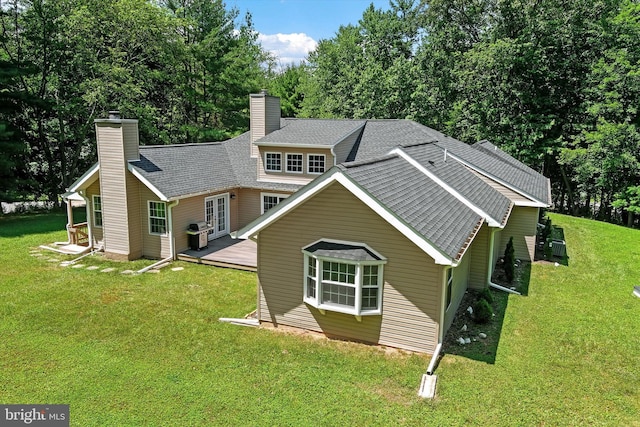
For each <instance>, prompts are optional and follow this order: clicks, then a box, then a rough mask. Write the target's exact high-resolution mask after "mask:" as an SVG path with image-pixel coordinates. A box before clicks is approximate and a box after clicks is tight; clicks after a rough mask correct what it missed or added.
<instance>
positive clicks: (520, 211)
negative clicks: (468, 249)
mask: <svg viewBox="0 0 640 427" xmlns="http://www.w3.org/2000/svg"><path fill="white" fill-rule="evenodd" d="M537 223H538V208H531V207H523V206H514V207H513V210H512V211H511V216H509V221H508V222H507V225H506V226H505V228H504V229H503V230H502V232H501V235H500V249H499V254H500V256H502V255H503V254H504V250H505V248H506V247H507V243H508V242H509V238H510V237H512V236H513V247H514V249H515V256H516V258H517V259H521V260H524V261H532V260H533V257H534V254H535V244H536V225H537ZM496 243H497V242H496Z"/></svg>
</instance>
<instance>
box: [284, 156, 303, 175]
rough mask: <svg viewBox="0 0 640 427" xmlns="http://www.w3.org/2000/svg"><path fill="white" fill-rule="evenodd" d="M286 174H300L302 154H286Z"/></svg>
mask: <svg viewBox="0 0 640 427" xmlns="http://www.w3.org/2000/svg"><path fill="white" fill-rule="evenodd" d="M287 172H289V173H302V154H294V153H287Z"/></svg>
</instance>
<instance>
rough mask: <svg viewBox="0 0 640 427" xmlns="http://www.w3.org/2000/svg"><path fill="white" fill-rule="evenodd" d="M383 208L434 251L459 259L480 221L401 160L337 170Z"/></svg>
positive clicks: (395, 157)
mask: <svg viewBox="0 0 640 427" xmlns="http://www.w3.org/2000/svg"><path fill="white" fill-rule="evenodd" d="M340 168H341V169H342V170H343V172H344V173H345V174H346V175H347V176H349V177H350V178H352V179H353V180H354V181H355V182H357V183H358V184H359V185H360V186H361V187H362V188H364V189H365V190H366V191H367V192H368V193H369V194H371V195H372V196H373V197H374V198H375V199H376V200H378V201H379V202H380V203H381V204H382V205H383V206H385V207H386V208H387V209H389V210H390V211H391V212H393V213H394V215H396V217H398V218H400V219H401V220H402V221H403V222H404V223H405V224H407V225H408V226H410V227H411V228H412V229H413V230H415V231H416V232H417V233H418V234H420V235H422V236H424V237H425V238H426V239H428V240H429V241H430V242H431V243H433V244H434V245H435V246H436V247H437V248H439V249H440V250H441V251H443V252H444V253H445V254H447V255H448V256H450V257H451V258H452V259H459V257H460V255H461V251H462V250H463V249H464V248H465V247H466V245H467V242H468V240H469V238H470V237H471V236H473V234H474V233H475V230H476V228H477V226H478V225H479V224H481V223H482V221H483V218H482V217H481V216H480V215H478V214H476V213H475V212H474V211H472V210H471V209H470V208H468V207H467V206H466V205H465V204H464V203H462V202H461V201H460V200H458V199H457V198H455V197H454V196H453V195H451V194H450V193H449V192H447V191H446V190H445V189H443V188H442V187H441V186H440V185H438V184H436V183H435V181H433V180H431V179H429V178H428V177H427V176H425V175H424V174H423V173H422V172H420V171H419V170H418V169H416V168H415V167H413V166H411V165H410V164H409V163H407V162H406V161H405V160H404V159H402V158H400V157H397V156H389V157H385V158H382V159H380V160H377V161H372V162H358V163H351V164H345V165H343V166H340Z"/></svg>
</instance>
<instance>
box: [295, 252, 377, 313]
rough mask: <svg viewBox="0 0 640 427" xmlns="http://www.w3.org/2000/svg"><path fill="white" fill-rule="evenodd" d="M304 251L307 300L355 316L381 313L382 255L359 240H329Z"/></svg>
mask: <svg viewBox="0 0 640 427" xmlns="http://www.w3.org/2000/svg"><path fill="white" fill-rule="evenodd" d="M302 252H303V253H304V255H305V265H304V271H305V275H304V301H305V302H306V303H307V304H309V305H311V306H313V307H316V308H319V309H321V310H331V311H337V312H341V313H347V314H353V315H356V316H361V315H375V314H381V311H382V284H383V280H382V274H383V265H384V264H385V263H386V260H385V259H384V258H383V257H382V256H380V255H379V254H377V253H376V252H375V251H373V250H372V249H370V248H369V247H367V246H366V245H363V244H360V243H342V242H332V241H326V240H321V241H319V242H316V243H314V244H312V245H310V246H307V247H306V248H304V249H303V250H302Z"/></svg>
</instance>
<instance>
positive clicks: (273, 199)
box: [261, 193, 289, 213]
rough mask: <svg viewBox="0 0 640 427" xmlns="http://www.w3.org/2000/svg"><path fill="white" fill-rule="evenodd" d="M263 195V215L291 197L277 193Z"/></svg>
mask: <svg viewBox="0 0 640 427" xmlns="http://www.w3.org/2000/svg"><path fill="white" fill-rule="evenodd" d="M261 195H262V202H261V203H262V206H261V213H265V212H266V211H268V210H269V209H271V208H272V207H274V206H275V205H277V204H278V203H280V202H281V201H283V200H284V199H286V198H287V197H289V195H288V194H275V193H261Z"/></svg>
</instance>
